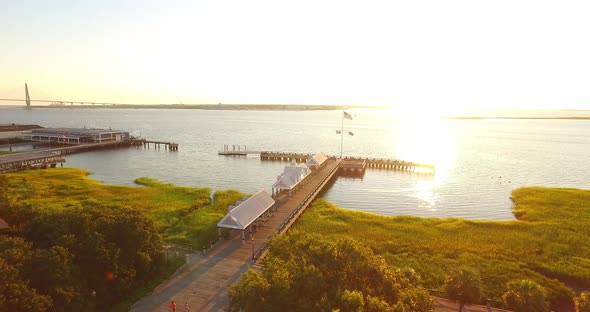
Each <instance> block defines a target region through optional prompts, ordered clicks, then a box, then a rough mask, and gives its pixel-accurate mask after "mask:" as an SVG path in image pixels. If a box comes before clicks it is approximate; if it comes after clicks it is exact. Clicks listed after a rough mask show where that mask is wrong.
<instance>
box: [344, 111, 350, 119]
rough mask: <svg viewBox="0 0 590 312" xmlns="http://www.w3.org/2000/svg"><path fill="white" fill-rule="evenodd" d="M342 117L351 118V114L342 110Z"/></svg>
mask: <svg viewBox="0 0 590 312" xmlns="http://www.w3.org/2000/svg"><path fill="white" fill-rule="evenodd" d="M344 118H346V119H350V120H352V115H351V114H349V113H347V112H344Z"/></svg>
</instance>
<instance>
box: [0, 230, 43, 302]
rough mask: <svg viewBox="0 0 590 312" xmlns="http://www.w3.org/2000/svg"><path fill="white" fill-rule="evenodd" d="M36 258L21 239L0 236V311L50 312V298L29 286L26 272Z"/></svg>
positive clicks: (29, 246)
mask: <svg viewBox="0 0 590 312" xmlns="http://www.w3.org/2000/svg"><path fill="white" fill-rule="evenodd" d="M32 255H33V250H32V247H31V244H30V243H28V242H26V241H24V240H23V239H21V238H13V237H6V236H2V235H0V311H34V312H39V311H47V310H48V309H49V308H50V307H51V306H52V300H51V298H50V297H49V296H45V295H42V294H39V293H38V292H37V290H36V289H35V288H33V287H31V286H30V285H29V280H28V278H27V276H26V274H25V272H24V270H25V269H26V268H27V267H28V266H29V265H30V261H31V258H32Z"/></svg>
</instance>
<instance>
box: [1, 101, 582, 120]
mask: <svg viewBox="0 0 590 312" xmlns="http://www.w3.org/2000/svg"><path fill="white" fill-rule="evenodd" d="M12 107H22V108H23V109H26V107H25V106H17V105H0V109H1V108H12ZM46 108H49V109H89V110H92V109H95V110H97V109H138V110H139V109H170V110H177V109H187V110H212V111H215V110H216V111H286V112H296V111H332V110H347V109H396V107H391V106H384V105H370V106H365V105H309V104H109V103H104V104H101V103H96V104H85V105H66V104H64V105H32V106H31V109H46ZM560 111H568V112H589V113H590V111H585V110H560ZM439 119H441V120H487V119H498V120H590V116H531V115H529V116H526V115H525V116H506V115H504V116H502V115H499V116H482V115H471V116H440V117H439Z"/></svg>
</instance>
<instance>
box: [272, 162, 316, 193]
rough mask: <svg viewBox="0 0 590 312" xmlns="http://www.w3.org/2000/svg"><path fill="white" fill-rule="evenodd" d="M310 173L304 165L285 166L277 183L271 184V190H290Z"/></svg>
mask: <svg viewBox="0 0 590 312" xmlns="http://www.w3.org/2000/svg"><path fill="white" fill-rule="evenodd" d="M310 173H311V170H309V168H308V167H307V166H306V165H305V164H301V165H292V166H285V169H284V170H283V173H282V174H281V175H279V176H278V177H277V182H275V184H273V186H272V188H274V189H277V190H290V189H292V188H293V187H295V185H297V184H298V183H299V182H301V180H303V179H305V177H306V176H307V175H309V174H310Z"/></svg>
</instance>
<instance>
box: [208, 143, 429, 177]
mask: <svg viewBox="0 0 590 312" xmlns="http://www.w3.org/2000/svg"><path fill="white" fill-rule="evenodd" d="M236 146H237V145H233V146H232V147H233V148H232V149H230V148H229V147H230V146H229V145H225V146H224V150H223V151H219V153H218V155H224V156H247V155H251V154H259V155H260V160H264V161H284V162H292V161H296V162H298V163H303V162H306V161H307V160H308V159H309V157H311V156H313V154H309V153H294V152H273V151H248V150H247V149H246V146H244V148H243V149H242V148H241V147H240V146H237V148H236ZM328 158H329V159H338V157H336V156H333V155H328ZM342 160H343V161H342V164H341V165H340V170H341V171H357V172H364V170H365V169H367V168H369V169H380V170H394V171H407V172H414V173H418V174H434V169H435V168H434V166H433V165H428V164H419V163H415V162H411V161H404V160H396V159H385V158H363V157H344V158H342Z"/></svg>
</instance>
